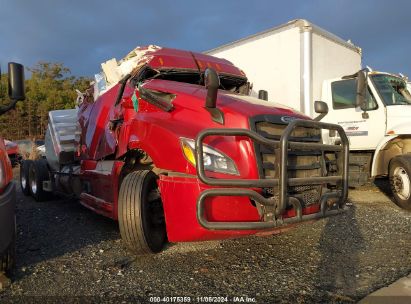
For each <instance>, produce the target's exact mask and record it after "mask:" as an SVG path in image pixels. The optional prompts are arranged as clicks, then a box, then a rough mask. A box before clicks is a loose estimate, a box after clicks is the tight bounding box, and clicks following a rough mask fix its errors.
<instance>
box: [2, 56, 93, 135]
mask: <svg viewBox="0 0 411 304" xmlns="http://www.w3.org/2000/svg"><path fill="white" fill-rule="evenodd" d="M27 70H28V71H29V72H30V73H31V77H30V78H29V79H27V80H26V82H25V86H26V100H25V101H19V102H18V103H17V106H16V109H15V110H11V111H9V112H8V113H6V114H3V115H2V116H0V136H2V137H3V138H7V139H10V140H17V139H25V138H43V137H44V133H45V129H46V127H47V119H48V112H49V111H52V110H59V109H73V108H74V106H75V102H76V98H77V93H76V91H75V90H76V89H78V90H79V91H82V92H83V91H85V90H86V89H87V88H88V87H89V84H90V79H89V78H86V77H74V76H70V69H69V68H67V67H64V65H63V64H62V63H50V62H39V63H37V64H36V66H34V67H33V68H28V69H27ZM26 74H27V73H26ZM9 102H10V100H9V98H8V95H7V74H3V75H2V77H1V81H0V104H3V105H4V104H8V103H9Z"/></svg>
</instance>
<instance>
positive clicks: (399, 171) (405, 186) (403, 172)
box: [389, 155, 411, 211]
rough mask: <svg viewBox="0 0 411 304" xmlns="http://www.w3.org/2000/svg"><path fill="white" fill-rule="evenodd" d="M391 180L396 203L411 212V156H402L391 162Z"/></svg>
mask: <svg viewBox="0 0 411 304" xmlns="http://www.w3.org/2000/svg"><path fill="white" fill-rule="evenodd" d="M389 178H390V185H391V189H392V193H393V195H394V202H395V204H397V206H398V207H400V208H403V209H405V210H410V211H411V155H400V156H396V157H394V158H393V159H392V160H391V161H390V168H389Z"/></svg>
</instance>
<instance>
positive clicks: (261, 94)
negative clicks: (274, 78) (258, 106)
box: [258, 90, 268, 100]
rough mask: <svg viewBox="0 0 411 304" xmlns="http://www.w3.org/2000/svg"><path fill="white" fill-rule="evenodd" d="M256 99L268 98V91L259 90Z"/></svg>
mask: <svg viewBox="0 0 411 304" xmlns="http://www.w3.org/2000/svg"><path fill="white" fill-rule="evenodd" d="M258 99H262V100H268V92H267V91H266V90H259V91H258Z"/></svg>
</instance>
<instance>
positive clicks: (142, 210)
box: [118, 170, 167, 254]
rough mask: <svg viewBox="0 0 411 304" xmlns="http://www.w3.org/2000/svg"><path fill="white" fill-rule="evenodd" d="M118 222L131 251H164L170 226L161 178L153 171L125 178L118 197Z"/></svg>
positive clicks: (141, 172) (134, 172) (134, 173)
mask: <svg viewBox="0 0 411 304" xmlns="http://www.w3.org/2000/svg"><path fill="white" fill-rule="evenodd" d="M118 222H119V226H120V234H121V237H122V239H123V241H124V242H125V244H126V246H127V247H128V248H129V249H130V250H131V251H133V252H135V253H143V254H146V253H156V252H159V251H161V249H162V248H163V246H164V244H165V242H166V238H167V237H166V225H165V219H164V211H163V204H162V202H161V196H160V193H159V191H158V186H157V175H155V174H154V173H153V172H152V171H148V170H142V171H133V172H131V173H129V174H128V175H127V176H126V177H125V178H124V180H123V182H122V184H121V187H120V193H119V196H118Z"/></svg>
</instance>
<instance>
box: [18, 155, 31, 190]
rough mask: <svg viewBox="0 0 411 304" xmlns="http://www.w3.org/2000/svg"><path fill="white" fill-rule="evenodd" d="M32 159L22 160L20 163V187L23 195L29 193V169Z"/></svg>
mask: <svg viewBox="0 0 411 304" xmlns="http://www.w3.org/2000/svg"><path fill="white" fill-rule="evenodd" d="M32 162H33V161H32V160H29V159H28V160H24V161H22V162H21V163H20V187H21V192H23V194H24V195H30V184H29V169H30V164H31V163H32Z"/></svg>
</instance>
